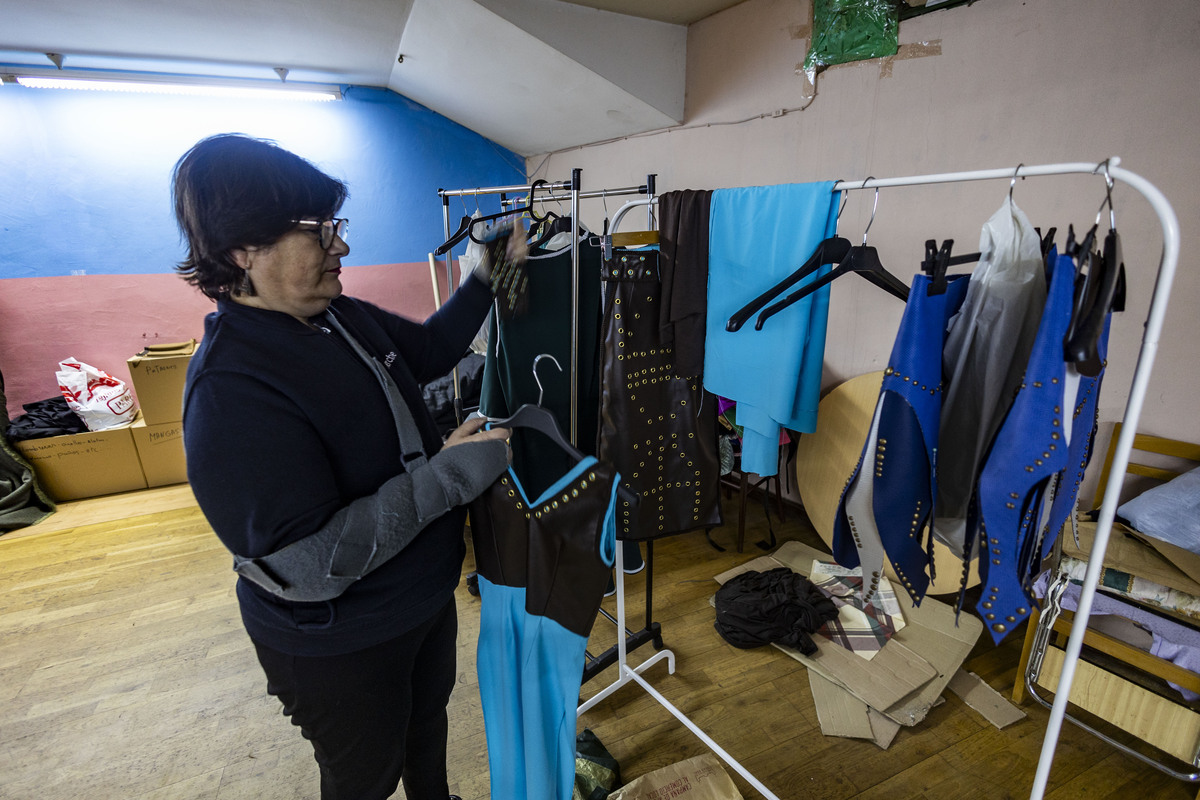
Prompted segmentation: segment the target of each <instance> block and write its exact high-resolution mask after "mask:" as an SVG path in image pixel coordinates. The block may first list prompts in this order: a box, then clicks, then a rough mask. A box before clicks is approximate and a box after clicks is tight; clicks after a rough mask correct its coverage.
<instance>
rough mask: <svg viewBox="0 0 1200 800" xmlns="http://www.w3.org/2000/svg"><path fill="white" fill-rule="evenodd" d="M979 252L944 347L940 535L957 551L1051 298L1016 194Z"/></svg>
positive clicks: (987, 228)
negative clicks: (979, 480) (995, 438)
mask: <svg viewBox="0 0 1200 800" xmlns="http://www.w3.org/2000/svg"><path fill="white" fill-rule="evenodd" d="M979 252H981V253H982V254H983V256H982V257H981V258H980V261H979V266H978V267H976V268H975V271H974V272H973V273H972V274H971V283H970V285H969V286H968V287H967V297H966V299H965V300H964V301H963V304H962V308H960V309H959V311H958V313H957V314H956V315H954V317H952V318H951V320H950V324H949V328H948V332H947V335H946V344H945V347H944V349H943V350H942V374H943V375H944V376H945V381H946V384H945V385H946V390H945V399H944V400H943V402H942V419H941V426H940V430H939V434H938V441H939V450H938V455H937V476H938V500H937V510H936V512H935V522H934V535H935V536H937V537H938V539H940V540H941V541H942V542H944V543H945V544H946V545H948V546H949V547H950V548H951V549H952V550H953V551H954V552H956V553H962V552H963V551H964V542H965V538H966V535H967V531H966V517H967V510H968V505H969V503H970V501H971V495H972V492H973V491H974V487H975V481H976V478H977V476H978V474H979V469H980V462H981V461H982V460H983V457H984V455H985V454H986V452H987V448H988V445H989V444H990V443H991V440H992V437H993V436H994V435H995V433H996V431H997V429H999V427H1000V424H1001V423H1002V422H1003V421H1004V415H1005V413H1006V412H1007V411H1008V408H1009V406H1010V405H1011V404H1012V399H1013V396H1014V394H1015V393H1016V390H1017V389H1018V388H1019V387H1020V385H1021V377H1022V375H1023V374H1024V372H1025V365H1026V363H1027V362H1028V360H1029V353H1030V350H1031V349H1032V347H1033V340H1034V337H1035V336H1036V335H1037V329H1038V323H1039V321H1040V320H1041V316H1042V309H1043V308H1044V306H1045V304H1046V277H1045V271H1044V268H1043V266H1042V252H1041V237H1040V236H1039V235H1038V232H1037V231H1036V230H1034V227H1033V225H1032V224H1031V223H1030V222H1029V218H1028V217H1026V216H1025V213H1024V212H1023V211H1021V209H1019V208H1017V205H1016V203H1014V202H1013V201H1012V198H1011V197H1009V198H1008V199H1006V200H1005V202H1004V205H1003V206H1002V207H1001V208H1000V210H999V211H997V212H996V213H995V214H993V215H992V218H991V219H989V220H988V221H987V222H986V223H985V224H984V226H983V231H982V232H981V234H980V237H979Z"/></svg>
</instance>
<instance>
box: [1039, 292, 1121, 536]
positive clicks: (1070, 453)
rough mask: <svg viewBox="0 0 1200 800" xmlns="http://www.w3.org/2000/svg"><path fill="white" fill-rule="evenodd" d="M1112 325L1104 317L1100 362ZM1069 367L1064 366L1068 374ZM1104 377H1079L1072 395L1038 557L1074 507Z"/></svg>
mask: <svg viewBox="0 0 1200 800" xmlns="http://www.w3.org/2000/svg"><path fill="white" fill-rule="evenodd" d="M1111 325H1112V315H1111V314H1109V315H1108V317H1107V318H1106V319H1105V320H1104V328H1103V330H1102V331H1101V334H1100V340H1099V342H1098V343H1097V344H1098V348H1097V349H1098V352H1099V354H1100V362H1101V364H1102V365H1105V366H1106V365H1107V363H1108V362H1107V358H1108V333H1109V328H1110V327H1111ZM1071 371H1072V367H1071V366H1070V365H1068V366H1067V374H1068V375H1070V373H1071ZM1103 380H1104V369H1103V367H1102V368H1101V371H1100V372H1099V373H1098V374H1097V375H1095V376H1093V377H1086V376H1079V391H1078V392H1077V393H1076V394H1075V402H1074V406H1075V413H1074V418H1073V420H1072V423H1071V426H1070V433H1071V436H1070V444H1069V445H1068V447H1067V468H1066V470H1065V471H1064V472H1063V473H1062V474H1061V475H1060V476H1059V479H1058V483H1057V485H1056V487H1055V491H1054V499H1053V502H1052V504H1051V507H1050V512H1049V518H1048V520H1047V521H1046V523H1045V524H1044V525H1043V526H1042V528H1041V531H1040V533H1039V535H1040V536H1041V539H1042V547H1041V551H1042V558H1043V559H1046V558H1048V557H1049V556H1050V551H1051V549H1053V547H1054V542H1055V539H1056V538H1057V536H1058V533H1059V531H1061V530H1062V527H1063V525H1064V524H1066V522H1067V518H1068V517H1069V516H1070V514H1071V512H1072V511H1073V510H1074V509H1075V501H1076V499H1077V498H1078V496H1079V485H1080V484H1081V483H1082V482H1083V475H1084V473H1085V472H1086V471H1087V466H1088V464H1089V463H1090V462H1091V460H1092V444H1093V442H1094V441H1095V438H1096V420H1097V417H1098V416H1099V413H1100V384H1101V382H1102V381H1103Z"/></svg>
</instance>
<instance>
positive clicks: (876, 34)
mask: <svg viewBox="0 0 1200 800" xmlns="http://www.w3.org/2000/svg"><path fill="white" fill-rule="evenodd" d="M899 29H900V23H899V13H898V12H897V9H896V4H895V3H894V2H890V0H814V2H813V34H812V45H811V46H810V47H809V50H808V56H807V57H806V58H805V59H804V71H805V72H806V73H809V75H810V76H811V75H813V74H815V72H816V70H817V68H818V67H824V66H828V65H830V64H845V63H847V62H850V61H862V60H864V59H868V58H881V57H883V56H894V55H895V54H896V51H897V49H898V43H897V40H898V37H899Z"/></svg>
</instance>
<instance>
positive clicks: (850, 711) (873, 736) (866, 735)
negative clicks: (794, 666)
mask: <svg viewBox="0 0 1200 800" xmlns="http://www.w3.org/2000/svg"><path fill="white" fill-rule="evenodd" d="M808 685H809V688H810V690H811V691H812V696H813V704H814V705H815V706H816V708H817V720H818V721H819V722H820V723H821V733H823V734H825V735H826V736H842V737H845V738H848V739H868V740H870V741H872V742H874V743H875V744H877V745H879V747H881V748H883V749H884V750H887V749H888V747H889V746H890V745H891V743H892V740H893V739H895V738H896V734H897V733H898V732H899V731H900V726H899V725H898V724H896V723H895V722H892V721H891V720H890V719H888V718H887V717H885V716H883V715H882V714H880V713H879V712H878V711H876V710H875V709H873V708H871V707H870V706H869V705H867V704H866V703H864V702H863V701H862V700H859V699H858V698H857V697H855V696H854V695H852V694H850V692H848V691H846V690H845V689H844V688H842V687H841V686H839V685H838V684H836V683H834V682H833V681H831V680H829V679H828V678H826V677H824V676H822V675H821V674H820V673H819V672H816V671H814V670H809V672H808Z"/></svg>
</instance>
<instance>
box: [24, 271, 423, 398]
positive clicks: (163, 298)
mask: <svg viewBox="0 0 1200 800" xmlns="http://www.w3.org/2000/svg"><path fill="white" fill-rule="evenodd" d="M444 271H445V270H444V267H443V266H442V265H441V264H439V269H438V272H439V274H440V279H439V281H440V284H441V292H442V297H443V299H444V298H445V297H446V296H447V293H446V288H445V283H446V280H445V276H444ZM342 285H343V287H344V290H345V292H346V294H349V295H353V296H355V297H361V298H363V299H365V300H369V301H371V302H372V303H375V304H376V305H379V306H382V307H384V308H388V309H391V310H393V311H395V312H397V313H399V314H403V315H404V316H407V317H411V318H414V319H424V318H425V317H427V316H428V315H429V314H431V313H433V310H434V299H433V290H432V283H431V278H430V274H429V265H428V263H422V262H418V263H409V264H381V265H375V266H360V267H347V268H346V270H345V271H344V272H343V273H342ZM213 308H214V306H213V303H212V302H211V301H210V300H209V299H208V298H206V297H204V296H203V295H202V294H200V293H199V292H198V291H196V290H195V289H193V288H192V287H191V286H189V285H187V284H186V283H184V282H183V280H181V279H180V278H178V277H176V276H175V275H171V274H160V275H86V276H63V277H53V278H13V279H9V280H5V281H4V282H3V283H2V284H0V371H3V373H4V382H5V389H6V392H7V395H8V410H9V414H10V416H16V415H17V414H19V413H21V406H22V405H23V404H25V403H30V402H33V401H35V400H42V399H45V398H47V397H52V396H54V395H55V394H57V393H58V384H57V381H56V380H55V377H54V373H55V371H56V370H57V368H58V362H59V361H62V360H63V359H66V358H75V359H78V360H80V361H84V362H86V363H88V364H91V365H93V366H95V367H99V368H100V369H103V370H105V371H107V372H109V373H111V374H112V375H113V376H114V377H116V378H120V379H121V380H124V381H128V380H129V370H128V368H127V367H126V363H125V362H126V359H128V358H129V357H130V356H132V355H133V354H135V353H137V352H138V351H139V350H141V349H142V348H143V347H145V346H146V345H147V344H151V343H156V342H157V343H162V342H177V341H185V340H187V339H191V338H196V339H199V338H201V336H202V335H203V333H204V316H205V314H208V313H209V312H210V311H212V310H213Z"/></svg>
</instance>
